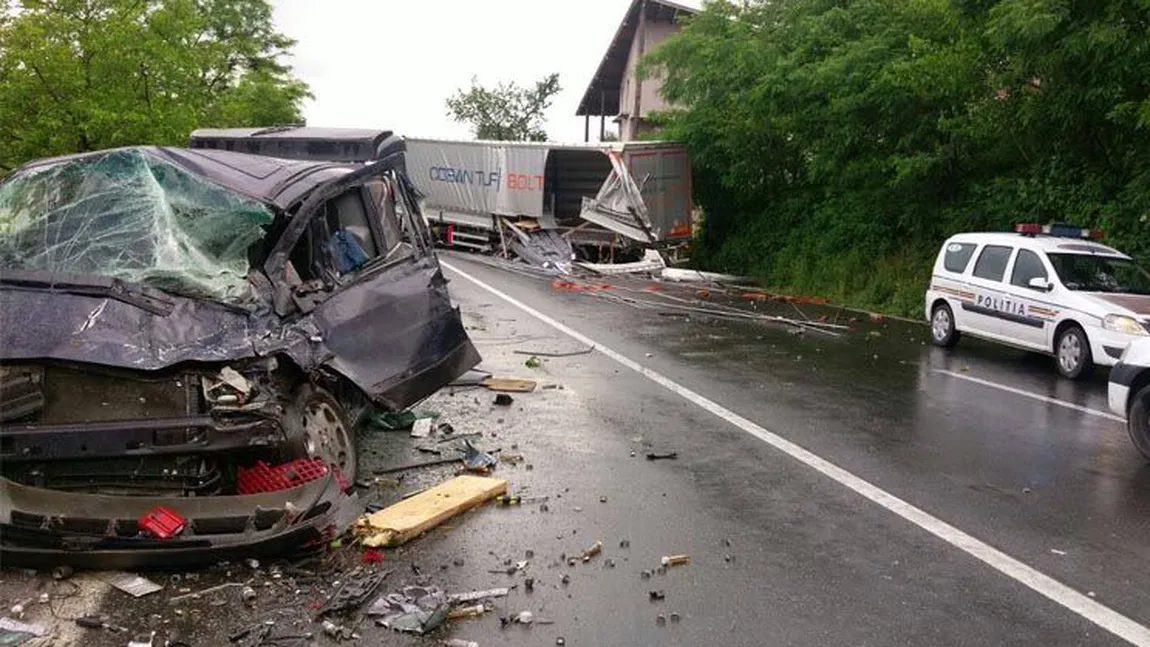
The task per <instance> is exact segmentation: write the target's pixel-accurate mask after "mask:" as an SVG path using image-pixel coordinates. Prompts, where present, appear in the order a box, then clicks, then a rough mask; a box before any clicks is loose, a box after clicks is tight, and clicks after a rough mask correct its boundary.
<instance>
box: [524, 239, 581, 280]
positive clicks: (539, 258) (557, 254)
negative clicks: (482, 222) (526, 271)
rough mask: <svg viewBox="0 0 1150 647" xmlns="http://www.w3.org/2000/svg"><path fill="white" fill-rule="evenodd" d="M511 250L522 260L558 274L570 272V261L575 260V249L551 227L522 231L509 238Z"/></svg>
mask: <svg viewBox="0 0 1150 647" xmlns="http://www.w3.org/2000/svg"><path fill="white" fill-rule="evenodd" d="M510 247H511V251H513V252H515V255H516V256H518V257H519V258H520V259H522V260H523V261H525V262H527V263H530V264H531V265H534V266H536V267H542V268H544V269H549V270H554V271H556V272H559V273H560V274H570V273H571V263H572V261H574V260H575V250H573V249H571V243H570V241H568V240H567V239H566V238H564V237H563V235H562V234H561V233H559V232H558V231H555V230H553V229H537V230H535V231H530V232H524V235H523V236H516V237H514V238H512V240H511V244H510Z"/></svg>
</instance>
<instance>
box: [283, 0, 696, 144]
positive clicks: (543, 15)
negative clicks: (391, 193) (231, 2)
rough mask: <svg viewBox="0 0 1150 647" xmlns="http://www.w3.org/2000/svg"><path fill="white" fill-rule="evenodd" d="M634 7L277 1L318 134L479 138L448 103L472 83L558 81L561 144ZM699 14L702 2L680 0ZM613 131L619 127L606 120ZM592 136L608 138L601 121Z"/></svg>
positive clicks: (553, 128)
mask: <svg viewBox="0 0 1150 647" xmlns="http://www.w3.org/2000/svg"><path fill="white" fill-rule="evenodd" d="M630 4H631V0H577V1H575V2H559V1H557V0H469V1H468V0H325V1H324V2H322V3H320V2H316V1H315V0H272V5H273V6H274V7H275V18H276V23H277V25H278V26H279V29H280V31H282V32H283V33H284V34H286V35H287V36H289V37H291V38H294V39H296V40H297V41H299V43H298V44H297V45H296V48H295V57H294V58H293V60H292V61H291V63H292V65H293V66H294V68H295V71H296V74H297V75H298V76H299V77H300V78H302V79H303V80H304V81H307V83H308V84H310V85H311V90H312V93H313V94H314V95H315V99H313V100H311V101H308V102H307V103H306V104H305V106H304V116H305V117H306V118H307V121H308V123H309V124H311V125H313V126H360V127H378V128H389V129H392V130H394V131H396V132H397V133H400V134H403V135H408V136H413V137H444V138H453V139H455V138H463V139H469V138H470V137H471V133H470V131H469V129H468V128H467V126H465V125H463V124H457V123H454V122H453V121H452V120H451V119H450V118H449V117H448V116H447V108H446V106H445V105H444V101H445V100H446V99H447V97H449V96H451V95H452V94H454V92H455V90H456V89H457V88H465V87H469V86H470V83H471V77H472V76H477V77H478V78H479V80H480V82H481V83H483V84H485V85H494V84H496V83H498V82H500V81H515V82H517V83H520V84H527V83H533V82H534V81H535V80H538V79H540V78H542V77H543V76H545V75H547V74H549V73H551V72H558V73H559V83H560V85H562V86H563V91H562V92H561V93H560V94H559V95H558V96H556V98H555V101H554V103H553V104H552V107H551V110H549V111H548V120H547V134H548V135H549V136H550V138H551V139H552V140H558V141H583V120H582V119H581V118H578V117H575V110H576V109H577V108H578V106H579V100H580V99H581V98H582V97H583V91H584V90H586V88H587V84H588V83H589V82H590V80H591V77H592V75H594V73H595V69H596V68H597V67H598V65H599V61H600V60H601V59H602V58H603V54H604V53H606V51H607V47H608V45H610V43H611V39H612V37H613V36H614V35H615V30H616V29H617V28H618V26H619V23H620V22H621V21H622V20H623V16H624V14H625V13H626V12H627V8H628V7H629V6H630ZM678 4H683V5H687V6H693V7H698V6H700V5H701V4H702V3H701V0H678ZM607 125H608V130H610V129H611V128H612V124H611V123H610V120H608V124H607ZM591 132H592V135H591V136H592V137H593V138H594V137H596V136H597V134H598V132H599V125H598V122H597V121H594V120H593V124H592V126H591Z"/></svg>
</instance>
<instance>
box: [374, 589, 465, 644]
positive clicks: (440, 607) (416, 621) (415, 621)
mask: <svg viewBox="0 0 1150 647" xmlns="http://www.w3.org/2000/svg"><path fill="white" fill-rule="evenodd" d="M450 612H451V605H450V603H449V602H448V599H447V594H445V593H444V592H443V591H442V590H441V589H439V588H438V587H434V586H428V587H422V586H408V587H405V588H404V589H403V590H402V592H400V593H389V594H387V595H384V596H380V597H379V598H378V599H377V600H376V601H375V602H372V603H371V606H370V607H368V608H367V611H366V612H365V613H366V614H367V615H369V616H383V617H382V618H380V619H378V620H376V623H377V624H379V625H380V626H381V627H387V628H388V629H392V630H394V631H402V632H405V633H414V634H418V635H423V634H426V633H428V632H431V631H434V630H435V629H437V628H438V627H439V626H440V625H441V624H443V622H444V621H445V620H447V617H448V614H450Z"/></svg>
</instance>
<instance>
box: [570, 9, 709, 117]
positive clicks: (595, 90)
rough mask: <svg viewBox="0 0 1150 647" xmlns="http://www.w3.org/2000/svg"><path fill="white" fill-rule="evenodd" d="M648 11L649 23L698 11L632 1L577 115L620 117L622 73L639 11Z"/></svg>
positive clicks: (624, 69)
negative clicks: (618, 115)
mask: <svg viewBox="0 0 1150 647" xmlns="http://www.w3.org/2000/svg"><path fill="white" fill-rule="evenodd" d="M644 8H645V9H646V12H647V19H648V20H661V21H672V20H676V19H677V18H678V16H679V15H681V14H694V13H697V12H698V9H697V8H694V7H689V6H686V5H682V4H678V3H676V2H669V1H668V0H632V2H631V6H630V8H629V9H627V13H626V15H624V16H623V22H621V23H619V28H618V29H617V30H616V31H615V37H614V38H613V39H612V40H611V45H610V46H609V47H608V48H607V53H606V54H604V55H603V60H602V61H600V62H599V68H598V69H597V70H596V71H595V76H593V77H592V78H591V83H590V85H588V86H587V90H586V92H584V93H583V100H582V101H580V102H579V109H578V110H577V111H576V112H575V114H576V116H579V117H582V116H584V115H600V114H603V115H617V114H619V104H620V101H619V91H620V86H621V85H623V74H624V73H625V72H626V70H627V58H628V57H629V56H630V54H631V42H632V41H633V40H635V32H636V31H637V29H638V27H639V11H640V10H642V9H644Z"/></svg>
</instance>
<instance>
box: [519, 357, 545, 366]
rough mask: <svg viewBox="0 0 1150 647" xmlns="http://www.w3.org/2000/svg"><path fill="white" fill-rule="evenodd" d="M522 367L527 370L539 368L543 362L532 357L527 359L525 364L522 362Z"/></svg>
mask: <svg viewBox="0 0 1150 647" xmlns="http://www.w3.org/2000/svg"><path fill="white" fill-rule="evenodd" d="M523 365H524V366H526V367H527V368H539V367H540V366H543V360H541V359H539V358H538V357H536V356H534V355H532V356H531V357H528V358H527V361H526V362H523Z"/></svg>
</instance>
